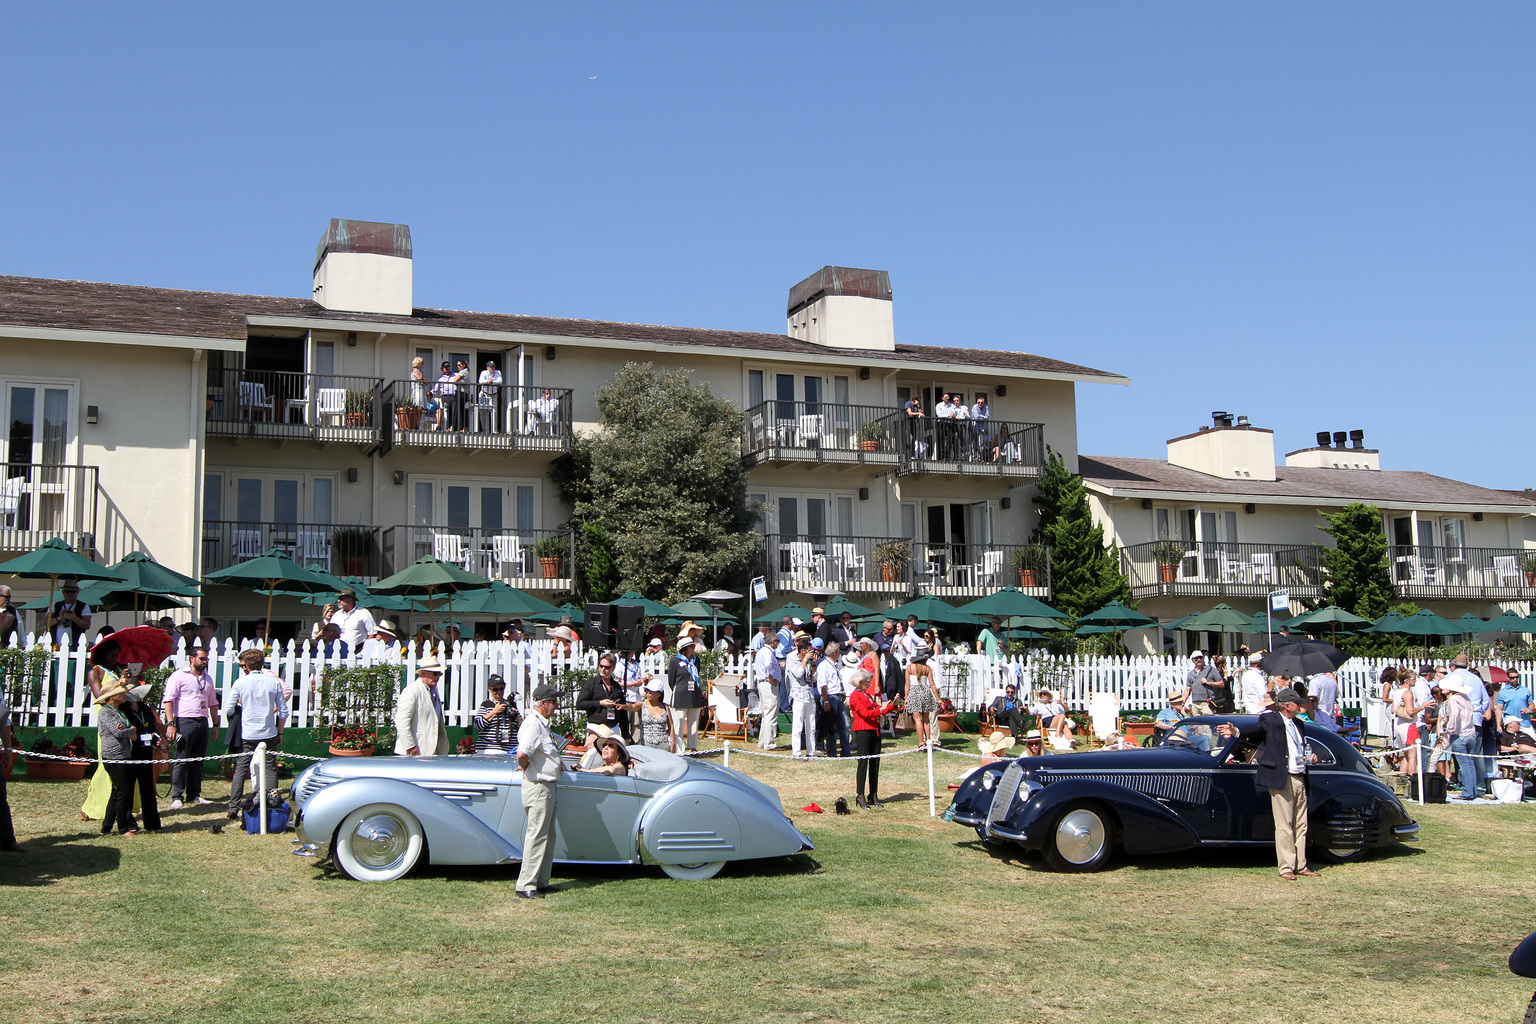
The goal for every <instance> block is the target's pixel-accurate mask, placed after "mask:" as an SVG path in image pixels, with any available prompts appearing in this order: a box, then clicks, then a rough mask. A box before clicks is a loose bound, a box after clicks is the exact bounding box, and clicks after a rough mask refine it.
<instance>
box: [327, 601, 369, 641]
mask: <svg viewBox="0 0 1536 1024" xmlns="http://www.w3.org/2000/svg"><path fill="white" fill-rule="evenodd" d="M331 622H332V623H334V624H335V625H336V626H338V627H340V629H341V638H342V639H343V640H345V641H346V642H347V648H348V649H349V650H353V651H360V650H362V649H363V641H365V640H367V639H368V635H369V634H370V633H372V632H373V631H374V628H375V627H374V622H373V615H372V614H371V613H370V612H369V611H368V609H367V608H359V607H358V606H357V591H356V590H353V589H352V588H351V587H342V588H341V589H340V590H339V591H337V592H336V614H334V615H332V616H331Z"/></svg>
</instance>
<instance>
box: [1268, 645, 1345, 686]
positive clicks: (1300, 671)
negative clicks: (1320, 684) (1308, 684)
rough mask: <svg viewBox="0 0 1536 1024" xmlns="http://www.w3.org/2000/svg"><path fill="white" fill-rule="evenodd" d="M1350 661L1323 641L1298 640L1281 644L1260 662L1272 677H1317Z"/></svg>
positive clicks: (1335, 648)
mask: <svg viewBox="0 0 1536 1024" xmlns="http://www.w3.org/2000/svg"><path fill="white" fill-rule="evenodd" d="M1348 660H1349V655H1347V654H1345V653H1344V652H1343V651H1341V650H1339V649H1338V648H1337V647H1335V646H1333V644H1328V643H1324V642H1323V641H1321V640H1297V641H1296V642H1294V643H1289V644H1281V645H1280V646H1279V647H1277V648H1276V649H1275V650H1273V651H1270V652H1269V653H1268V654H1266V655H1264V660H1263V661H1262V662H1260V664H1261V665H1262V666H1263V668H1264V671H1265V672H1268V673H1269V674H1270V675H1272V676H1290V677H1291V678H1293V679H1294V678H1296V677H1297V676H1315V675H1319V674H1321V673H1323V672H1332V671H1333V670H1334V669H1336V668H1338V667H1339V666H1340V665H1342V664H1344V663H1345V662H1346V661H1348Z"/></svg>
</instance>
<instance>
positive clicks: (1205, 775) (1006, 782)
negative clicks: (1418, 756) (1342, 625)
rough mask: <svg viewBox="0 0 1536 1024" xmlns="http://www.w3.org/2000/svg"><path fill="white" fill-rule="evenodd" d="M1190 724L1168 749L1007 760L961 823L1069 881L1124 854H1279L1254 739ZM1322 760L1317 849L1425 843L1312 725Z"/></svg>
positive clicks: (964, 809)
mask: <svg viewBox="0 0 1536 1024" xmlns="http://www.w3.org/2000/svg"><path fill="white" fill-rule="evenodd" d="M1254 721H1255V719H1254V718H1253V717H1252V716H1242V715H1231V716H1214V717H1204V718H1187V719H1185V720H1184V721H1182V722H1180V723H1179V725H1178V726H1177V727H1176V728H1175V729H1174V730H1173V731H1172V732H1171V733H1169V734H1168V736H1167V737H1166V738H1165V739H1164V741H1163V743H1162V745H1160V746H1157V747H1153V748H1151V749H1144V750H1102V751H1097V752H1093V753H1081V754H1063V755H1057V756H1053V757H1021V758H1017V759H1016V760H1013V761H999V762H997V763H995V764H990V765H988V766H986V767H985V768H982V769H980V770H979V771H976V772H974V773H972V774H971V776H970V777H969V778H967V779H966V780H965V781H964V782H963V783H961V785H960V789H959V791H958V792H956V793H955V800H954V805H953V808H952V810H953V816H952V820H953V821H955V822H957V823H959V824H961V825H965V826H968V827H970V828H974V829H975V830H976V834H977V835H979V836H980V837H981V838H982V839H983V840H984V841H986V842H988V843H1001V842H1013V843H1018V844H1019V845H1020V846H1022V847H1024V848H1025V849H1026V850H1034V851H1038V852H1039V853H1041V854H1042V855H1043V856H1044V858H1045V861H1046V863H1047V864H1048V865H1050V866H1051V867H1052V868H1055V869H1056V870H1058V871H1098V870H1100V869H1102V868H1103V867H1104V866H1105V865H1106V864H1107V863H1108V862H1109V859H1110V857H1111V856H1112V855H1113V853H1114V851H1115V849H1116V847H1119V848H1120V849H1122V850H1124V851H1125V853H1127V854H1130V855H1137V854H1147V853H1171V852H1173V851H1176V850H1187V849H1190V848H1191V847H1196V846H1202V847H1203V846H1249V847H1252V846H1273V845H1274V842H1275V823H1274V818H1273V816H1272V815H1271V813H1270V806H1269V791H1268V790H1267V789H1261V788H1259V787H1258V786H1257V784H1256V782H1255V779H1254V773H1255V762H1256V760H1257V754H1258V751H1259V750H1260V749H1261V748H1260V746H1259V745H1258V743H1257V742H1256V741H1255V740H1254V739H1230V740H1229V739H1223V738H1222V737H1221V736H1220V735H1218V734H1217V732H1216V726H1217V725H1219V724H1220V723H1222V722H1231V723H1233V724H1235V725H1239V726H1241V725H1248V724H1251V723H1253V722H1254ZM1303 731H1304V732H1305V736H1306V741H1307V744H1308V746H1309V748H1310V752H1311V754H1312V755H1313V758H1314V759H1315V760H1314V762H1313V764H1312V766H1311V770H1310V771H1309V772H1308V790H1307V810H1308V814H1309V820H1308V837H1307V838H1308V844H1309V847H1310V849H1311V851H1312V853H1313V854H1314V855H1320V856H1321V858H1322V859H1324V860H1330V861H1334V862H1343V861H1351V860H1357V859H1359V858H1361V857H1364V856H1365V855H1366V853H1367V851H1369V850H1371V849H1373V848H1375V847H1378V846H1387V845H1389V844H1392V843H1397V842H1400V841H1403V840H1408V839H1416V838H1417V837H1418V831H1419V826H1418V823H1417V822H1415V821H1414V820H1413V818H1411V817H1410V816H1409V814H1408V811H1407V809H1406V808H1404V806H1403V803H1402V801H1401V800H1399V799H1398V798H1397V796H1396V795H1395V794H1394V793H1393V792H1392V790H1391V788H1390V787H1388V786H1387V785H1386V784H1385V783H1383V782H1382V781H1381V780H1380V779H1378V778H1377V777H1376V776H1375V774H1374V773H1373V772H1372V771H1371V767H1370V765H1369V764H1368V763H1367V762H1366V760H1365V758H1363V757H1361V756H1360V753H1359V752H1358V751H1357V750H1355V748H1354V747H1352V746H1350V744H1349V743H1348V742H1347V741H1345V740H1343V739H1341V738H1339V737H1338V736H1336V735H1334V734H1333V733H1331V732H1328V731H1327V730H1325V729H1321V728H1319V727H1317V726H1315V725H1305V726H1304V729H1303Z"/></svg>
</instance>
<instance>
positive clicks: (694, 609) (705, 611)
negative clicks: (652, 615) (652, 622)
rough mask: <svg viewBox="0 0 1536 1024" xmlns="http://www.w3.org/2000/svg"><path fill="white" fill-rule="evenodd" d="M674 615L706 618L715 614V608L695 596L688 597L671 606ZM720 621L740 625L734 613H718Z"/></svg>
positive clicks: (686, 617)
mask: <svg viewBox="0 0 1536 1024" xmlns="http://www.w3.org/2000/svg"><path fill="white" fill-rule="evenodd" d="M672 613H673V614H674V615H681V616H682V617H683V618H685V619H707V618H710V617H711V616H713V615H714V614H715V608H714V607H713V606H712V605H709V604H706V603H705V602H703V601H700V600H698V599H697V598H693V597H690V598H688V599H687V600H686V601H679V602H677V604H674V605H673V606H672ZM720 621H721V622H729V623H731V624H733V625H737V626H739V625H741V622H740V620H738V619H737V618H736V616H734V615H728V614H726V613H725V612H721V613H720Z"/></svg>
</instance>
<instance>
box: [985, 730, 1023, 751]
mask: <svg viewBox="0 0 1536 1024" xmlns="http://www.w3.org/2000/svg"><path fill="white" fill-rule="evenodd" d="M1014 742H1015V740H1014V738H1013V737H1012V736H1010V735H1008V734H1007V733H1005V732H1003V731H1002V730H998V731H997V732H994V733H993V734H992V735H991V736H988V737H987V738H986V739H984V740H978V741H977V742H976V746H977V748H978V749H980V750H981V752H982V753H983V754H1000V753H1002V752H1003V751H1005V750H1012V749H1013V744H1014Z"/></svg>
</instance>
